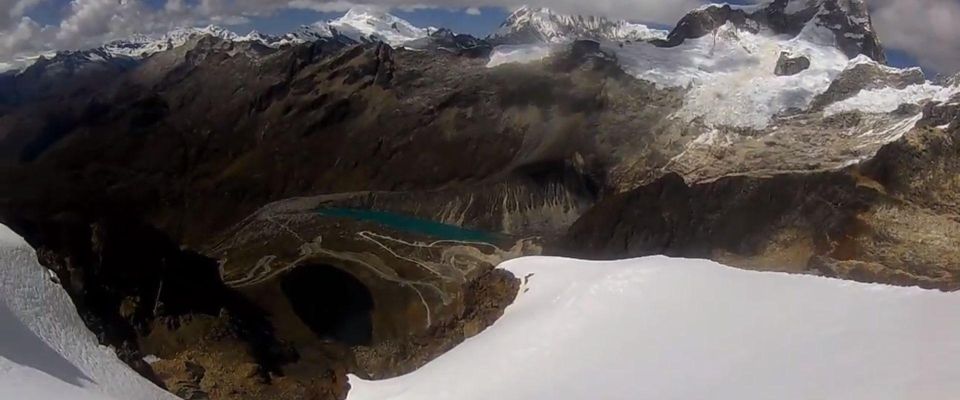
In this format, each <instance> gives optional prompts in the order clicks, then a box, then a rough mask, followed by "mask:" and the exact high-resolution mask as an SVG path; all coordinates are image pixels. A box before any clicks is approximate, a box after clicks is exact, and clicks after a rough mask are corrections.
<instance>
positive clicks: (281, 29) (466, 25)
mask: <svg viewBox="0 0 960 400" xmlns="http://www.w3.org/2000/svg"><path fill="white" fill-rule="evenodd" d="M166 1H167V0H144V2H145V3H147V4H148V5H150V6H151V7H153V8H156V9H162V8H163V6H164V4H165V3H166ZM904 1H906V0H904ZM69 2H70V0H47V1H46V2H45V3H44V4H43V5H42V6H39V7H35V8H33V9H31V10H29V12H28V13H27V16H28V17H30V18H32V19H34V20H35V21H37V22H38V23H40V24H44V25H56V24H58V23H59V22H60V21H61V20H62V19H63V16H64V15H66V14H67V13H68V12H69ZM196 2H197V0H187V3H188V4H196ZM730 3H735V4H736V3H739V4H748V3H751V1H748V0H734V1H730ZM480 11H481V12H480V13H479V14H475V13H468V12H467V9H465V8H459V9H443V8H427V9H416V10H409V11H403V10H399V9H397V10H393V11H392V12H393V13H394V14H395V15H397V16H399V17H401V18H404V19H406V20H408V21H410V22H411V23H413V24H414V25H417V26H435V27H447V28H450V29H453V30H455V31H458V32H462V33H469V34H472V35H475V36H486V35H487V34H489V33H490V32H492V31H493V30H495V29H496V28H497V26H499V24H500V23H501V22H502V21H503V20H504V19H505V18H506V17H507V15H508V14H509V11H508V10H507V9H505V8H499V7H485V8H481V9H480ZM342 14H343V13H342V12H318V11H313V10H299V9H289V8H288V9H281V10H280V11H277V12H274V13H273V14H271V15H269V16H261V17H249V18H248V20H249V22H247V23H243V24H239V25H233V26H230V27H229V28H230V29H231V30H234V31H236V32H238V33H246V32H248V31H250V30H254V29H256V30H258V31H261V32H263V33H267V34H280V33H286V32H290V31H292V30H293V29H295V28H296V27H298V26H300V25H304V24H310V23H312V22H315V21H320V20H327V19H333V18H337V17H339V16H340V15H342ZM638 22H648V21H638ZM659 27H664V26H659ZM881 40H883V38H882V37H881ZM887 54H888V57H889V59H890V60H889V61H890V64H891V65H894V66H898V67H903V66H914V65H918V61H917V59H916V58H914V57H912V56H911V55H910V54H908V53H907V52H905V51H901V50H898V49H894V48H888V49H887ZM928 71H931V72H932V70H931V69H929V68H928Z"/></svg>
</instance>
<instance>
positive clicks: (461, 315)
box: [0, 0, 960, 399]
mask: <svg viewBox="0 0 960 400" xmlns="http://www.w3.org/2000/svg"><path fill="white" fill-rule="evenodd" d="M885 61H886V56H885V53H884V50H883V46H882V44H881V42H880V40H879V38H878V36H877V34H876V32H875V31H874V29H873V27H872V24H871V22H870V16H869V9H868V7H867V6H866V4H865V3H864V2H863V1H862V0H791V1H788V0H775V1H772V2H769V3H764V4H761V5H755V6H734V5H705V6H703V7H700V8H698V9H695V10H692V11H690V12H689V13H687V14H686V15H685V16H684V17H683V18H682V19H681V20H680V21H679V22H678V23H677V25H676V26H675V27H673V29H671V30H670V31H669V32H668V31H659V30H656V29H651V28H648V27H646V26H643V25H640V24H635V23H629V22H623V21H611V20H607V19H604V18H599V17H590V16H566V15H561V14H558V13H556V12H553V11H551V10H548V9H537V8H529V7H524V8H520V9H518V10H516V11H515V12H514V13H513V14H512V15H511V16H510V17H509V18H508V19H507V20H506V21H505V22H504V24H503V25H502V26H501V27H500V29H498V30H497V31H496V32H494V33H493V34H491V35H490V36H489V37H486V38H477V37H472V36H469V35H463V34H458V33H456V32H453V31H451V30H449V29H444V28H432V27H429V28H420V27H416V26H413V25H412V24H409V23H407V22H405V21H403V20H401V19H399V18H397V17H395V16H392V15H390V14H388V13H384V12H379V11H375V10H371V9H355V10H351V11H350V12H348V13H347V14H346V15H344V16H343V17H342V18H339V19H336V20H332V21H326V22H322V23H317V24H313V25H309V26H305V27H301V28H300V29H298V30H296V31H295V32H292V33H289V34H286V35H280V36H268V35H262V34H258V33H256V32H254V33H251V34H248V35H244V36H239V35H236V34H233V33H230V32H228V31H226V30H224V29H220V28H217V27H207V28H200V29H183V30H177V31H174V32H170V33H169V34H167V35H163V36H162V37H146V36H142V37H140V36H138V37H135V38H131V39H128V40H125V41H117V42H112V43H108V44H105V45H104V46H102V47H99V48H96V49H91V50H85V51H76V52H62V53H59V54H57V55H55V56H53V57H51V58H42V59H39V60H38V61H37V62H36V63H35V64H33V65H31V66H30V67H28V68H26V69H24V70H22V71H18V72H16V73H8V74H4V75H0V223H2V224H4V225H6V226H9V227H10V228H11V229H13V230H14V231H15V232H17V233H18V234H20V235H21V236H23V237H24V238H25V240H26V241H28V242H29V244H30V245H31V246H33V247H34V248H36V249H37V255H38V257H39V260H40V262H41V263H42V264H43V265H44V266H45V267H47V268H49V269H50V271H52V273H53V275H55V276H56V280H57V282H59V283H60V284H61V285H62V286H63V288H64V290H65V291H66V292H67V293H69V295H70V296H71V299H72V300H73V301H74V303H75V304H76V305H77V308H78V310H79V312H80V315H81V316H82V317H83V319H84V322H85V323H86V324H87V326H88V327H89V328H90V329H91V330H92V331H93V332H95V333H96V334H97V335H98V340H100V342H101V343H104V344H108V345H111V346H113V347H114V348H115V349H116V350H117V354H118V355H119V356H120V357H121V359H122V360H124V361H125V362H126V363H127V364H128V365H130V366H131V367H133V368H135V369H136V370H137V371H138V372H140V373H141V374H143V375H144V376H145V377H147V378H149V379H151V380H153V381H154V382H157V383H158V384H161V385H163V386H164V387H165V388H167V389H168V390H170V391H171V392H174V393H176V394H178V395H180V396H181V397H184V398H205V397H208V398H238V399H262V398H276V399H287V398H289V399H299V398H309V397H310V396H313V397H314V398H321V399H342V398H344V396H346V393H347V390H348V389H349V385H348V384H347V375H348V374H353V375H356V376H361V377H364V378H368V379H369V378H387V377H392V376H397V375H401V374H405V373H408V372H411V371H413V370H415V369H417V368H419V367H421V366H423V365H424V364H426V363H427V362H429V361H430V360H432V359H434V358H436V357H437V356H439V355H441V354H443V353H445V352H446V351H447V350H449V349H450V348H452V347H453V346H455V345H456V344H458V343H460V342H462V341H464V340H465V339H466V338H469V337H472V336H474V335H477V334H478V333H480V332H481V331H483V330H484V329H486V327H488V326H490V324H492V323H494V321H497V320H498V319H499V318H500V316H501V315H502V314H503V312H504V310H505V308H506V307H507V306H508V305H509V304H511V303H512V302H513V301H514V299H515V298H516V296H517V295H518V293H519V292H520V290H521V288H522V287H528V286H525V285H526V282H527V280H529V279H536V278H535V277H533V278H531V277H530V276H513V275H512V274H511V273H510V272H509V271H506V270H503V269H496V268H495V266H496V265H498V264H500V263H501V262H502V261H504V260H508V259H513V258H517V257H521V256H527V255H540V254H545V255H558V256H568V257H578V258H587V259H601V260H606V259H624V258H632V257H641V256H648V255H668V256H675V257H683V258H703V259H711V260H715V261H718V262H721V263H723V264H726V265H731V266H735V267H739V268H743V269H755V270H764V271H777V272H788V273H794V274H805V275H817V276H825V277H832V278H838V279H848V280H856V281H861V282H868V283H882V284H892V285H901V286H919V287H922V288H927V289H938V290H943V291H955V290H958V289H960V249H958V248H957V247H956V245H955V244H956V243H958V242H960V219H958V218H957V215H960V195H958V193H960V182H958V181H957V180H956V179H955V178H956V176H958V175H960V157H957V155H958V154H960V153H958V152H960V123H958V122H957V121H958V119H960V86H958V85H957V82H958V81H960V80H958V79H946V80H943V81H942V82H931V81H929V80H928V79H927V78H926V77H925V76H924V75H923V72H922V71H921V70H919V69H899V68H893V67H890V66H887V65H885ZM534 290H536V289H534ZM831 290H833V289H831ZM198 294H203V295H198ZM147 356H150V357H147ZM234 366H236V368H234Z"/></svg>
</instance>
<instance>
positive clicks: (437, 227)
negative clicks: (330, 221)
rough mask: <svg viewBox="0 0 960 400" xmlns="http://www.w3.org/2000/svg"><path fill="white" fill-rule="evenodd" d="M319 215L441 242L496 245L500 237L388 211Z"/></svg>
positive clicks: (339, 211)
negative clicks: (363, 223) (375, 225)
mask: <svg viewBox="0 0 960 400" xmlns="http://www.w3.org/2000/svg"><path fill="white" fill-rule="evenodd" d="M317 213H319V214H320V215H323V216H327V217H334V218H349V219H353V220H357V221H368V222H374V223H377V224H379V225H382V226H385V227H387V228H391V229H394V230H397V231H402V232H409V233H415V234H420V235H424V236H429V237H432V238H436V239H439V240H459V241H464V242H484V243H495V242H496V241H497V239H498V238H499V237H500V235H499V234H496V233H491V232H484V231H479V230H473V229H466V228H461V227H459V226H456V225H449V224H444V223H440V222H437V221H432V220H429V219H423V218H417V217H411V216H409V215H404V214H397V213H392V212H386V211H375V210H362V209H355V208H337V207H332V208H321V209H318V210H317Z"/></svg>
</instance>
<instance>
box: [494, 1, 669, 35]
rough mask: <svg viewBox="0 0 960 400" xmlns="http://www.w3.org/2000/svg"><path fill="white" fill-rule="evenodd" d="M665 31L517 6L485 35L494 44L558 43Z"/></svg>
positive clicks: (593, 17)
mask: <svg viewBox="0 0 960 400" xmlns="http://www.w3.org/2000/svg"><path fill="white" fill-rule="evenodd" d="M665 35H666V32H664V31H661V30H657V29H651V28H649V27H647V26H646V25H643V24H636V23H632V22H627V21H623V20H618V21H614V20H609V19H607V18H604V17H596V16H582V15H565V14H560V13H557V12H555V11H553V10H551V9H549V8H536V7H527V6H524V7H520V8H519V9H517V10H516V11H514V12H513V13H512V14H511V15H510V16H509V17H507V19H506V21H504V22H503V24H501V25H500V28H499V29H498V30H497V31H496V32H494V33H493V34H491V35H490V36H489V37H488V40H489V41H491V42H493V43H496V44H520V43H534V42H543V43H562V42H569V41H572V40H576V39H592V40H610V41H617V42H621V41H642V40H650V39H655V38H661V37H663V36H665Z"/></svg>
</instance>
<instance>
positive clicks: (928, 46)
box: [871, 0, 960, 73]
mask: <svg viewBox="0 0 960 400" xmlns="http://www.w3.org/2000/svg"><path fill="white" fill-rule="evenodd" d="M871 5H872V8H873V9H874V10H873V13H872V15H873V23H874V26H875V28H876V30H877V34H878V35H879V36H880V41H881V42H882V43H883V44H884V45H885V46H887V47H888V48H895V49H900V50H903V51H905V52H907V53H908V54H910V55H912V56H913V57H915V58H916V59H917V61H918V62H919V63H920V65H923V66H925V67H929V68H932V69H934V70H936V71H939V72H945V73H953V72H956V71H958V70H960V40H958V39H960V24H958V23H957V21H960V2H958V1H957V0H873V3H872V4H871Z"/></svg>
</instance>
